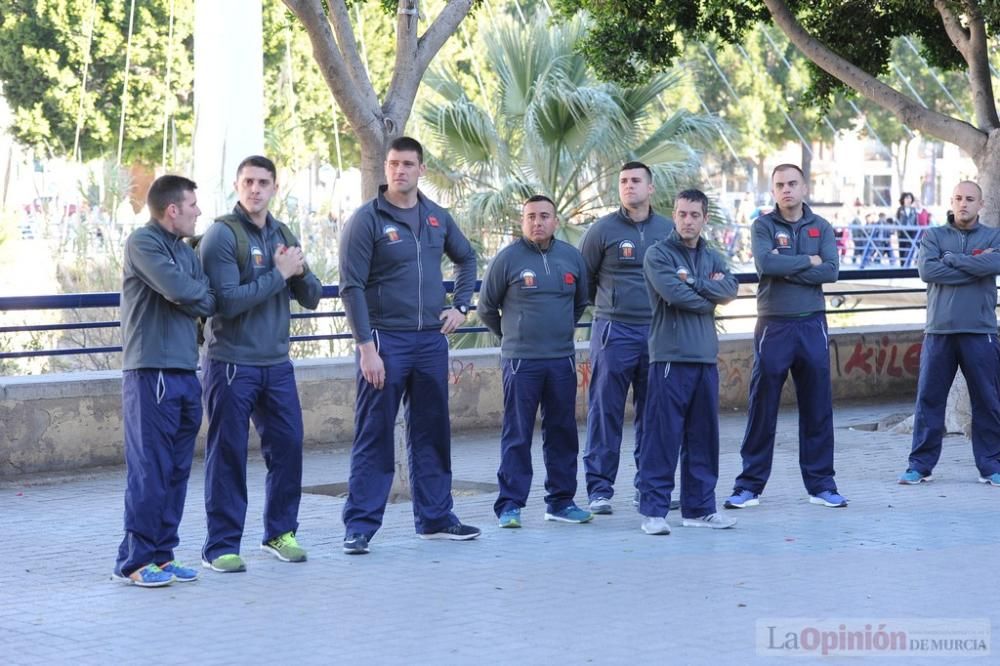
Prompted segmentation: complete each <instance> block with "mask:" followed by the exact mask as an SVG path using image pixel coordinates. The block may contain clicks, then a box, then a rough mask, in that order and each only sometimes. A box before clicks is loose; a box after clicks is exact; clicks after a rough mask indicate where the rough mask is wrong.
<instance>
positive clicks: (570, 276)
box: [563, 273, 576, 284]
mask: <svg viewBox="0 0 1000 666" xmlns="http://www.w3.org/2000/svg"><path fill="white" fill-rule="evenodd" d="M563 281H564V282H565V283H566V284H576V276H574V275H573V274H572V273H566V274H565V275H563Z"/></svg>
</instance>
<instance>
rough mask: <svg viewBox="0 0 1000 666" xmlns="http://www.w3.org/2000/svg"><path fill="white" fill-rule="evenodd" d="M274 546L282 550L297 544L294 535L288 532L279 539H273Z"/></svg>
mask: <svg viewBox="0 0 1000 666" xmlns="http://www.w3.org/2000/svg"><path fill="white" fill-rule="evenodd" d="M274 545H275V546H277V547H278V548H279V549H281V548H284V547H285V546H298V545H299V544H298V542H297V541H295V535H294V534H293V533H291V532H288V533H286V534H282V535H281V536H279V537H275V539H274Z"/></svg>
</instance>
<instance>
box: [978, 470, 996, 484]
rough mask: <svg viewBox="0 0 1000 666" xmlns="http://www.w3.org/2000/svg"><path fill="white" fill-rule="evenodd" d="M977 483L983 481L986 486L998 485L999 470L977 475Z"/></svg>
mask: <svg viewBox="0 0 1000 666" xmlns="http://www.w3.org/2000/svg"><path fill="white" fill-rule="evenodd" d="M979 483H985V484H986V485H988V486H1000V472H997V473H996V474H990V475H989V476H981V477H979Z"/></svg>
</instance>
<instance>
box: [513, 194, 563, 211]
mask: <svg viewBox="0 0 1000 666" xmlns="http://www.w3.org/2000/svg"><path fill="white" fill-rule="evenodd" d="M539 201H548V202H549V203H550V204H552V210H555V209H556V202H555V201H553V200H552V199H549V198H548V197H547V196H545V195H544V194H532V195H531V196H530V197H528V198H527V199H525V200H524V203H523V204H521V208H524V207H525V206H527V205H528V204H530V203H537V202H539Z"/></svg>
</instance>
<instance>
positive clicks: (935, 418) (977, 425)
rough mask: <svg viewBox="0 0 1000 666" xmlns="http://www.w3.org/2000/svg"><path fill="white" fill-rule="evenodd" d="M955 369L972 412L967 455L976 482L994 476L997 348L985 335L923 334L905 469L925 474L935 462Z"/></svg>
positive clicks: (997, 467)
mask: <svg viewBox="0 0 1000 666" xmlns="http://www.w3.org/2000/svg"><path fill="white" fill-rule="evenodd" d="M959 367H961V368H962V374H963V375H965V381H966V383H967V384H968V386H969V398H970V402H971V406H972V455H973V457H974V458H975V461H976V468H977V469H978V470H979V473H980V474H981V475H982V476H984V477H985V476H990V475H992V474H996V473H997V472H1000V346H998V344H997V336H996V335H990V334H986V333H957V334H950V335H937V334H932V333H930V334H927V335H925V336H924V344H923V348H922V349H921V351H920V378H919V380H918V381H917V409H916V415H915V416H914V419H913V447H912V450H911V452H910V464H909V466H910V469H915V470H917V471H918V472H920V473H921V474H923V475H925V476H926V475H927V474H930V473H931V471H932V470H933V469H934V466H935V465H937V462H938V459H939V458H940V457H941V439H942V438H943V437H944V434H945V432H944V431H945V428H944V416H945V407H946V404H947V402H948V391H949V390H950V389H951V384H952V382H953V381H954V380H955V371H956V370H957V369H958V368H959Z"/></svg>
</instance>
